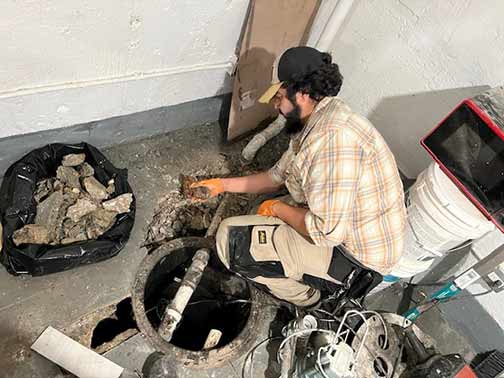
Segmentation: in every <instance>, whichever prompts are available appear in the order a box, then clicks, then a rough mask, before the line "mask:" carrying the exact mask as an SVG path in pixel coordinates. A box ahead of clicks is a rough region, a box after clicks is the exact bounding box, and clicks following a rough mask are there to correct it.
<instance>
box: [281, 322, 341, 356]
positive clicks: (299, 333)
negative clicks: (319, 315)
mask: <svg viewBox="0 0 504 378" xmlns="http://www.w3.org/2000/svg"><path fill="white" fill-rule="evenodd" d="M312 332H322V333H328V334H331V335H333V336H334V339H336V336H335V333H334V331H328V330H327V329H321V328H311V329H302V330H300V331H296V332H293V333H292V334H290V335H289V336H287V337H286V338H285V339H283V340H282V343H281V344H280V346H279V347H278V351H277V362H278V363H280V361H281V360H283V358H282V355H281V351H282V349H283V348H284V346H285V344H286V343H287V341H289V340H290V339H292V338H293V337H294V336H300V335H307V334H311V333H312ZM333 342H334V341H333Z"/></svg>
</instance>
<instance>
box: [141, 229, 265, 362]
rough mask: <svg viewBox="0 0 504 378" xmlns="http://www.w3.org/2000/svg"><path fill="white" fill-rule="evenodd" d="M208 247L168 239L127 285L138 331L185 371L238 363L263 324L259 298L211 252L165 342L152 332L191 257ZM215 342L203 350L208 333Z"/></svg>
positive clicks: (206, 243)
mask: <svg viewBox="0 0 504 378" xmlns="http://www.w3.org/2000/svg"><path fill="white" fill-rule="evenodd" d="M201 248H210V249H211V248H212V244H211V242H210V241H209V240H207V239H204V238H199V237H187V238H180V239H175V240H172V241H170V242H168V243H166V244H163V245H162V246H161V247H159V248H158V249H156V250H155V251H153V252H152V253H151V254H149V255H147V256H146V257H145V258H144V260H143V261H142V263H141V265H140V268H139V270H138V272H137V275H136V278H135V283H134V285H133V292H132V298H133V309H134V311H135V318H136V319H137V323H138V327H139V329H140V330H141V331H142V333H143V334H144V335H145V336H146V339H147V341H148V342H149V343H150V344H151V345H152V346H153V347H154V348H155V349H156V350H158V351H161V352H163V353H165V354H167V355H171V356H173V357H174V358H176V359H177V360H178V362H179V363H182V364H184V365H185V366H193V367H199V368H211V367H217V366H219V365H222V364H224V363H225V362H227V361H232V360H233V359H236V358H239V357H240V356H241V355H242V354H243V353H244V352H245V351H246V350H247V349H248V348H249V347H251V345H253V343H254V342H256V337H257V335H258V333H259V332H260V329H262V327H264V326H265V325H266V326H267V325H269V321H267V320H266V317H268V316H269V314H268V311H264V306H263V305H262V304H263V302H264V301H265V297H264V294H263V293H260V292H258V291H257V290H256V289H254V288H253V287H251V286H249V285H248V284H247V283H246V282H245V281H244V280H242V279H241V278H239V277H238V276H236V275H233V274H231V273H230V272H228V271H227V270H226V269H225V268H224V267H223V266H222V265H221V264H220V262H219V261H218V260H217V259H216V257H215V253H211V256H212V257H211V259H210V262H209V265H208V266H207V268H206V269H205V271H204V274H203V277H202V279H201V281H200V283H199V285H198V286H197V289H196V290H195V292H194V293H193V295H192V297H191V300H190V302H189V304H188V306H187V307H186V308H185V310H184V316H183V318H182V321H181V322H180V324H179V326H178V328H177V329H176V331H175V332H174V334H173V337H172V339H171V342H170V343H168V342H166V341H165V340H163V339H162V338H161V337H160V336H159V335H158V328H159V325H160V323H161V319H162V317H163V316H164V311H165V309H166V306H167V305H168V303H169V302H170V301H171V300H172V299H173V297H174V296H175V294H176V292H177V289H178V287H179V285H180V282H181V281H182V279H183V277H184V274H185V272H186V269H187V268H188V267H189V265H190V264H191V261H192V257H193V256H194V254H195V252H196V251H197V250H198V249H201ZM215 333H217V334H218V335H219V336H220V337H218V338H217V342H216V343H215V344H212V345H211V346H208V345H207V347H205V342H206V341H207V338H208V337H209V335H210V334H215Z"/></svg>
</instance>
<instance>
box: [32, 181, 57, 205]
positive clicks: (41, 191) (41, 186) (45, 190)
mask: <svg viewBox="0 0 504 378" xmlns="http://www.w3.org/2000/svg"><path fill="white" fill-rule="evenodd" d="M53 185H54V178H48V179H44V180H41V181H39V182H38V183H37V189H35V193H34V194H33V198H34V199H35V201H36V202H37V203H39V202H40V201H42V200H43V199H45V198H46V197H47V196H48V195H49V194H51V193H52V192H53Z"/></svg>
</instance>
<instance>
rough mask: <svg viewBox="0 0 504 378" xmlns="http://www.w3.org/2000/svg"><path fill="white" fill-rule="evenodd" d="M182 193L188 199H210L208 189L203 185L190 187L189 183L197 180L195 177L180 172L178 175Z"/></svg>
mask: <svg viewBox="0 0 504 378" xmlns="http://www.w3.org/2000/svg"><path fill="white" fill-rule="evenodd" d="M179 181H180V185H181V191H182V195H183V196H184V197H186V198H189V199H194V200H202V201H206V200H208V199H210V191H209V190H208V189H207V188H206V187H204V186H198V187H195V188H191V185H192V184H194V183H195V182H197V181H199V180H197V179H196V178H195V177H191V176H186V175H184V174H181V175H180V177H179Z"/></svg>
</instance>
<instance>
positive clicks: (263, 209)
mask: <svg viewBox="0 0 504 378" xmlns="http://www.w3.org/2000/svg"><path fill="white" fill-rule="evenodd" d="M279 202H281V201H280V200H275V199H273V200H267V201H264V202H263V203H261V206H259V209H258V210H257V215H263V216H265V217H275V216H276V214H275V212H274V211H273V207H274V206H275V205H276V204H277V203H279Z"/></svg>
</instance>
